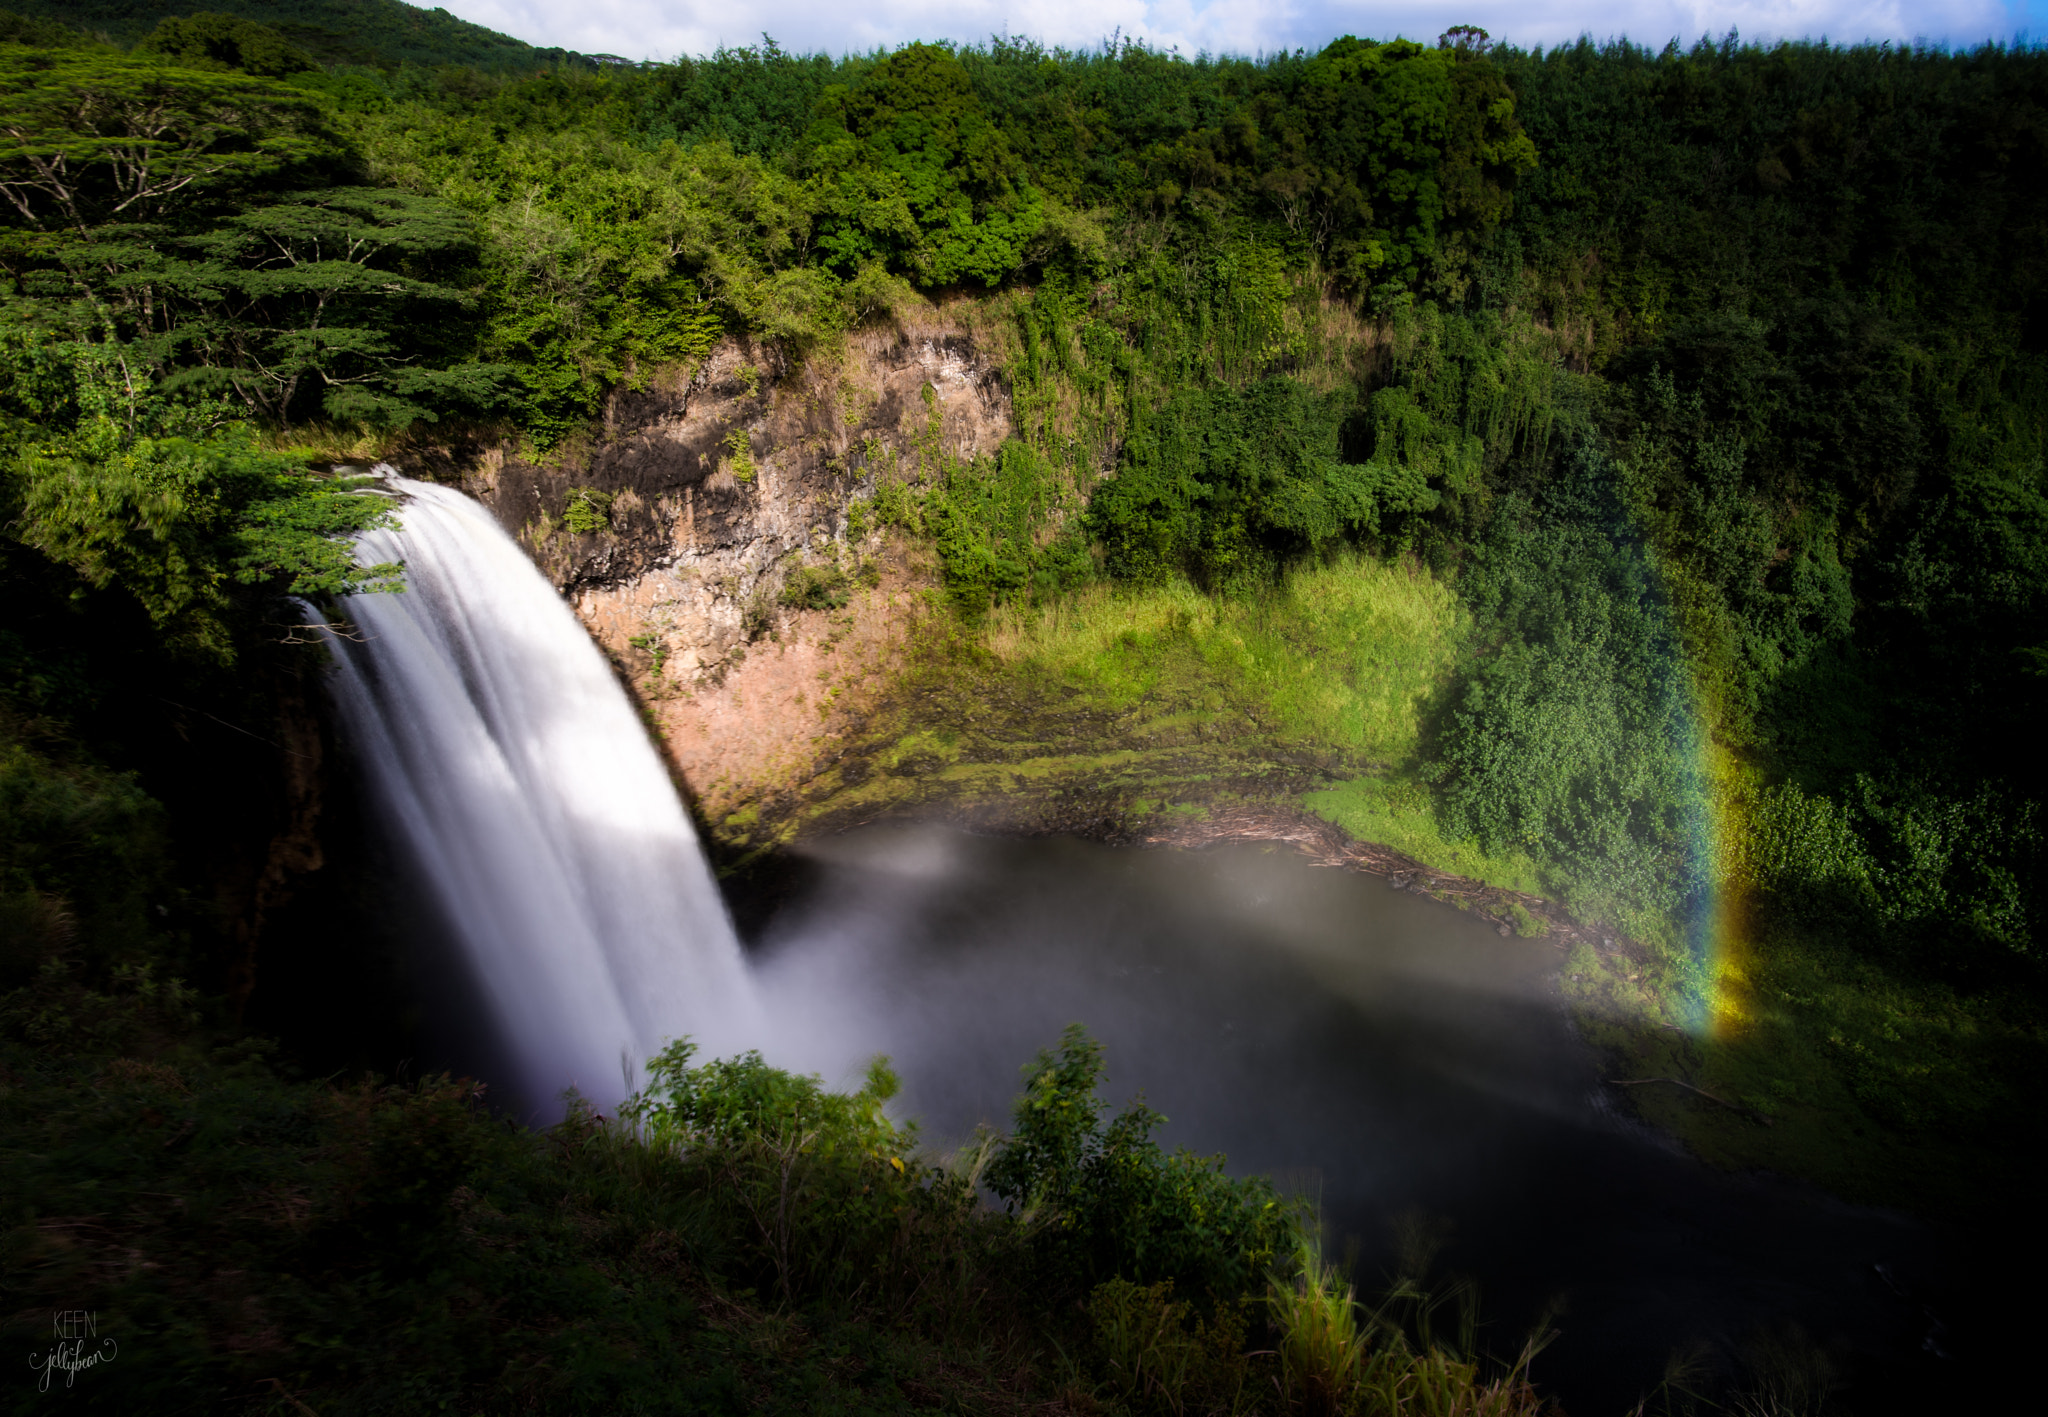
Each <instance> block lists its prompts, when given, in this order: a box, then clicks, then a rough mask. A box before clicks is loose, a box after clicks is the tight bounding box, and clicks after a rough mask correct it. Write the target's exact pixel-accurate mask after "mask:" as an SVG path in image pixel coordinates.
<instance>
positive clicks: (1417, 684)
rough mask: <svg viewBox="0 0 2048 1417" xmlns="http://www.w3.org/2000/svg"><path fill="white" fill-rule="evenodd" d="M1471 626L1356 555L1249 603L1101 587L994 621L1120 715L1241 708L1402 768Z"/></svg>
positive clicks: (1001, 654)
mask: <svg viewBox="0 0 2048 1417" xmlns="http://www.w3.org/2000/svg"><path fill="white" fill-rule="evenodd" d="M1468 626H1469V621H1468V620H1467V618H1466V616H1465V613H1464V611H1463V610H1462V609H1461V608H1460V606H1459V604H1458V601H1457V598H1456V596H1455V595H1454V594H1453V592H1452V591H1451V589H1450V588H1449V587H1448V586H1446V585H1445V584H1444V583H1443V582H1441V581H1439V580H1438V579H1436V578H1435V577H1434V576H1432V575H1430V574H1429V573H1427V572H1426V571H1422V570H1419V569H1416V568H1413V567H1411V566H1409V565H1405V564H1400V563H1389V562H1385V561H1381V560H1378V559H1377V558H1374V557H1371V556H1366V555H1363V554H1358V553H1347V554H1344V555H1341V556H1339V557H1336V558H1333V559H1332V560H1330V561H1327V562H1325V563H1323V564H1320V565H1312V566H1304V567H1301V568H1299V569H1297V570H1295V571H1292V572H1290V573H1289V574H1288V575H1287V577H1286V578H1285V580H1284V581H1283V582H1282V583H1281V584H1280V585H1279V586H1277V587H1275V588H1274V589H1273V590H1272V591H1270V592H1269V593H1267V594H1265V595H1262V596H1258V597H1254V598H1248V599H1241V600H1240V599H1219V598H1215V597H1211V596H1207V595H1204V594H1203V593H1202V592H1201V591H1199V590H1197V589H1196V588H1195V587H1194V586H1193V585H1191V584H1189V583H1188V582H1186V581H1175V582H1172V583H1169V584H1167V585H1164V586H1160V587H1157V588H1154V589H1148V590H1119V589H1114V588H1111V587H1108V586H1102V585H1097V586H1092V587H1090V588H1088V589H1086V590H1084V591H1082V592H1080V593H1078V594H1076V595H1074V596H1072V597H1069V598H1068V599H1066V600H1065V601H1063V602H1061V603H1059V604H1056V605H1051V606H1046V607H1042V608H1039V609H1035V610H1033V609H1022V608H1005V609H1001V610H998V611H996V612H995V613H994V614H993V615H992V616H991V617H990V621H989V625H988V629H987V634H988V640H987V643H988V646H989V648H990V650H991V651H992V652H993V653H994V654H995V655H996V656H997V658H998V659H999V660H1000V661H1002V662H1003V663H1004V664H1006V665H1008V666H1011V667H1014V668H1019V669H1032V670H1037V671H1039V672H1042V673H1044V674H1047V675H1049V676H1051V677H1053V678H1054V679H1056V680H1058V681H1060V682H1063V683H1065V684H1067V685H1070V686H1073V687H1076V688H1080V689H1083V690H1085V691H1087V692H1089V693H1090V694H1092V695H1094V696H1097V697H1099V698H1101V699H1102V700H1104V701H1105V702H1106V704H1107V705H1108V706H1111V707H1116V708H1130V707H1134V706H1138V705H1141V704H1145V705H1150V706H1153V707H1157V708H1162V709H1164V708H1173V707H1183V708H1189V709H1201V708H1208V709H1212V710H1214V709H1222V708H1226V707H1228V708H1234V709H1237V710H1240V711H1242V712H1244V713H1246V714H1248V715H1249V716H1250V718H1251V720H1252V724H1253V726H1254V727H1256V728H1259V729H1263V730H1267V731H1269V732H1271V733H1275V734H1277V735H1278V736H1280V737H1282V738H1285V739H1289V740H1293V741H1296V742H1298V743H1300V744H1302V745H1304V746H1312V747H1317V748H1323V749H1327V750H1335V751H1338V752H1343V753H1347V754H1354V755H1358V756H1361V757H1363V758H1366V759H1369V760H1372V761H1374V762H1379V763H1392V762H1396V761H1399V760H1401V759H1403V758H1406V757H1407V756H1409V755H1410V754H1412V753H1413V751H1414V750H1415V747H1416V744H1417V740H1418V739H1419V737H1420V733H1421V719H1422V706H1423V703H1424V701H1425V699H1426V698H1427V696H1428V695H1429V693H1430V692H1431V690H1432V689H1434V688H1435V687H1436V685H1437V684H1438V683H1439V682H1440V681H1441V679H1442V677H1443V676H1444V675H1445V674H1446V673H1448V672H1449V670H1450V668H1451V665H1452V663H1453V661H1454V660H1455V658H1456V655H1457V652H1458V649H1459V646H1460V645H1461V644H1462V642H1463V639H1464V636H1465V634H1466V633H1467V629H1468Z"/></svg>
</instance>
